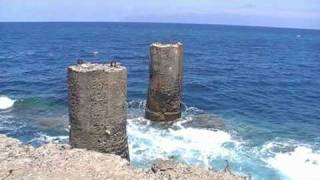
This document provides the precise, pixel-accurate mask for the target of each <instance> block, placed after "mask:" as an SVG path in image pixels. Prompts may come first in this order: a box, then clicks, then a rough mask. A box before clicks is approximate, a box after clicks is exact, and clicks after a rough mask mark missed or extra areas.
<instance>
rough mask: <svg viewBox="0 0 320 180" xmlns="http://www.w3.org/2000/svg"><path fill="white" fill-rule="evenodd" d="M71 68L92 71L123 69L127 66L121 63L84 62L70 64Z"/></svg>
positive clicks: (78, 70)
mask: <svg viewBox="0 0 320 180" xmlns="http://www.w3.org/2000/svg"><path fill="white" fill-rule="evenodd" d="M69 69H71V70H73V71H77V72H91V71H122V70H125V69H126V67H124V66H121V65H120V64H119V63H117V64H116V65H113V66H111V64H98V63H82V64H76V65H71V66H69Z"/></svg>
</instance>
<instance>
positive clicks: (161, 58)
mask: <svg viewBox="0 0 320 180" xmlns="http://www.w3.org/2000/svg"><path fill="white" fill-rule="evenodd" d="M149 71H150V81H149V90H148V98H147V106H146V112H145V117H146V118H147V119H150V120H153V121H172V120H175V119H178V118H180V117H181V93H182V78H183V45H182V44H181V43H174V44H162V43H154V44H151V46H150V70H149Z"/></svg>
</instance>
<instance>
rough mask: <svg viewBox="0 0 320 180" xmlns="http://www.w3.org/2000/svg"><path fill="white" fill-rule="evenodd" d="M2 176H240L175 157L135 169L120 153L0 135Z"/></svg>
mask: <svg viewBox="0 0 320 180" xmlns="http://www.w3.org/2000/svg"><path fill="white" fill-rule="evenodd" d="M0 179H6V180H7V179H28V180H29V179H37V180H42V179H43V180H47V179H49V180H50V179H52V180H53V179H57V180H60V179H69V180H79V179H121V180H126V179H127V180H132V179H145V180H149V179H150V180H155V179H181V180H182V179H183V180H185V179H190V180H191V179H192V180H198V179H199V180H200V179H205V180H206V179H207V180H209V179H210V180H238V179H246V178H244V177H236V176H234V175H232V174H231V173H229V172H214V171H209V170H206V169H204V168H201V167H195V166H187V165H183V164H178V163H175V162H173V161H163V160H156V161H155V164H154V165H153V167H152V170H148V171H143V170H140V169H135V168H133V167H131V166H130V165H129V162H128V161H127V160H125V159H122V158H120V157H119V156H116V155H112V154H103V153H99V152H94V151H88V150H84V149H73V148H71V147H70V146H69V145H66V144H52V143H50V144H47V145H44V146H42V147H40V148H37V149H35V148H33V147H32V146H30V145H22V144H21V143H20V142H19V141H17V140H15V139H12V138H8V137H6V136H4V135H0Z"/></svg>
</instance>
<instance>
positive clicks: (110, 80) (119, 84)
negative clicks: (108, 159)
mask: <svg viewBox="0 0 320 180" xmlns="http://www.w3.org/2000/svg"><path fill="white" fill-rule="evenodd" d="M68 86H69V117H70V118H69V119H70V125H71V127H70V144H71V146H72V147H76V148H85V149H89V150H96V151H99V152H104V153H114V154H117V155H120V156H121V157H123V158H127V159H129V153H128V143H127V133H126V123H127V121H126V119H127V105H126V102H127V70H126V68H125V67H123V66H120V65H116V66H110V64H91V63H84V64H78V65H73V66H70V67H69V68H68Z"/></svg>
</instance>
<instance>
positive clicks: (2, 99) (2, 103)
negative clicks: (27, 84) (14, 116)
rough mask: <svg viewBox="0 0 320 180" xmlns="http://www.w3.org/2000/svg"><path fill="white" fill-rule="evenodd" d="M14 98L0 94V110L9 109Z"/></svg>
mask: <svg viewBox="0 0 320 180" xmlns="http://www.w3.org/2000/svg"><path fill="white" fill-rule="evenodd" d="M14 102H15V100H13V99H10V98H9V97H7V96H0V110H5V109H9V108H11V107H12V106H13V105H14Z"/></svg>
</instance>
